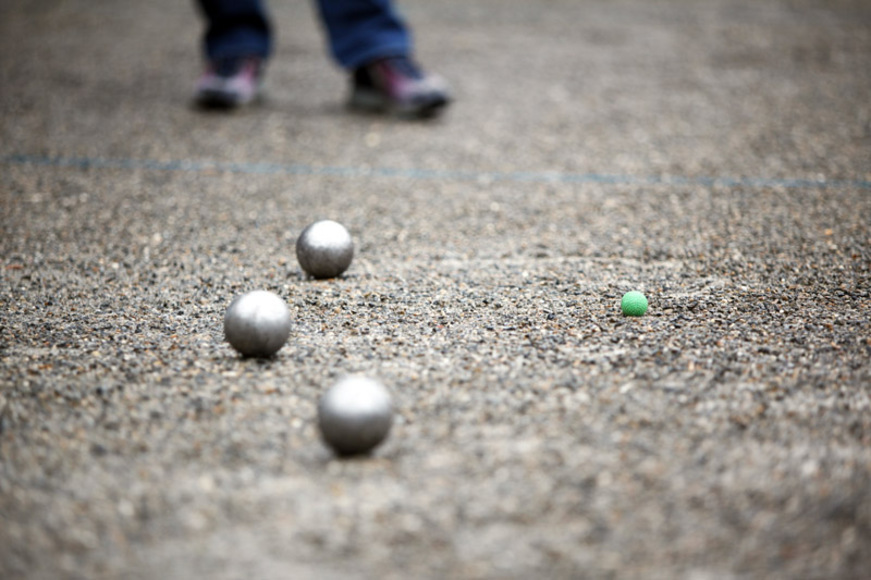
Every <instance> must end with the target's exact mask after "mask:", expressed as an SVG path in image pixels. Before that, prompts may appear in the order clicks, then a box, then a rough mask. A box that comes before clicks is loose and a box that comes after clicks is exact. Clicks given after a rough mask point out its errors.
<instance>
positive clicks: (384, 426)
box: [318, 376, 393, 455]
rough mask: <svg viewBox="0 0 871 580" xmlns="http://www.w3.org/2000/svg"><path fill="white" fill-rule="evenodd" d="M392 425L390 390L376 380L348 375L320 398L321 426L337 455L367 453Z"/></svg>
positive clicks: (322, 432)
mask: <svg viewBox="0 0 871 580" xmlns="http://www.w3.org/2000/svg"><path fill="white" fill-rule="evenodd" d="M391 425H393V402H392V400H391V398H390V393H389V392H388V390H387V388H385V387H384V385H382V384H381V383H379V382H378V381H376V380H374V379H370V378H367V377H360V376H349V377H345V378H343V379H340V380H339V381H338V382H337V383H336V384H335V385H333V386H332V387H330V388H329V390H327V392H325V393H324V394H323V395H322V396H321V400H320V402H319V403H318V426H319V427H320V431H321V436H322V437H323V439H324V441H325V442H326V443H327V445H329V446H330V447H331V448H332V449H333V451H335V452H336V454H338V455H358V454H362V453H368V452H370V451H371V450H372V449H374V448H375V447H377V446H378V445H379V444H380V443H381V442H382V441H384V439H385V438H386V437H387V434H388V433H389V432H390V427H391Z"/></svg>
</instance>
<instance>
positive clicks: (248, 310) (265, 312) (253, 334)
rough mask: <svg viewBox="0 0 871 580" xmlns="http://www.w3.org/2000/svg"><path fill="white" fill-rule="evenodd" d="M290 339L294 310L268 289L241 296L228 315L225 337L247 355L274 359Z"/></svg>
mask: <svg viewBox="0 0 871 580" xmlns="http://www.w3.org/2000/svg"><path fill="white" fill-rule="evenodd" d="M288 336H290V311H289V310H288V309H287V305H286V304H285V303H284V300H282V299H281V297H279V296H278V295H277V294H274V293H272V292H268V291H266V290H255V291H253V292H248V293H247V294H243V295H242V296H239V297H237V298H236V299H235V300H233V302H231V303H230V306H229V307H228V308H227V312H226V313H225V314H224V337H225V338H226V339H227V342H229V343H230V345H231V346H232V347H233V348H235V349H236V350H237V351H238V352H239V353H241V354H242V355H244V356H257V357H268V356H272V355H273V354H275V353H276V352H278V349H280V348H281V347H282V346H284V343H285V342H287V337H288Z"/></svg>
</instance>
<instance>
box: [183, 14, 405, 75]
mask: <svg viewBox="0 0 871 580" xmlns="http://www.w3.org/2000/svg"><path fill="white" fill-rule="evenodd" d="M198 2H199V5H200V8H201V9H202V12H203V15H204V16H205V17H206V34H205V38H204V45H205V52H206V57H207V58H208V59H209V60H219V59H223V58H232V57H237V56H260V57H263V58H268V57H269V56H270V54H271V52H272V24H271V21H270V19H269V15H268V14H267V11H266V6H265V3H264V1H263V0H198ZM317 6H318V11H319V14H320V17H321V20H322V21H323V24H324V28H325V29H326V32H327V37H328V39H329V44H330V52H331V53H332V55H333V58H335V59H336V61H337V62H338V63H339V64H340V65H341V66H343V67H345V68H347V69H354V68H357V67H359V66H361V65H363V64H366V63H367V62H369V61H371V60H374V59H376V58H382V57H386V56H406V55H409V54H410V53H411V33H410V31H409V29H408V27H407V26H406V24H405V21H404V20H403V19H402V18H401V17H400V16H399V14H398V13H397V12H396V10H395V9H394V7H393V5H392V3H391V1H390V0H317Z"/></svg>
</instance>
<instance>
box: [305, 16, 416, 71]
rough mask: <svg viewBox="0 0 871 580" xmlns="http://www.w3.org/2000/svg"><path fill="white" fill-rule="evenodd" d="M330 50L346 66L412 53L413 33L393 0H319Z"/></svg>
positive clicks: (355, 66) (350, 67)
mask: <svg viewBox="0 0 871 580" xmlns="http://www.w3.org/2000/svg"><path fill="white" fill-rule="evenodd" d="M317 5H318V9H319V11H320V15H321V20H322V21H323V23H324V27H325V28H326V31H327V35H328V37H329V44H330V52H331V53H332V55H333V58H335V59H336V61H337V62H338V63H339V64H340V65H341V66H342V67H344V68H347V69H353V68H357V67H359V66H361V65H363V64H366V63H367V62H369V61H371V60H373V59H376V58H379V57H384V56H402V55H409V54H410V53H411V33H410V31H409V29H408V27H407V26H406V24H405V22H404V20H403V19H402V17H400V16H399V14H398V13H397V12H396V10H395V8H394V7H393V3H392V2H391V0H317Z"/></svg>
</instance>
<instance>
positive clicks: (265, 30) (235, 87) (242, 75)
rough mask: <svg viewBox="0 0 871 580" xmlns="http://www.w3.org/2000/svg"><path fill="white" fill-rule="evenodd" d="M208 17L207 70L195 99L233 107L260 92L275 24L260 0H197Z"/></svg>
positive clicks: (206, 104)
mask: <svg viewBox="0 0 871 580" xmlns="http://www.w3.org/2000/svg"><path fill="white" fill-rule="evenodd" d="M198 4H199V6H200V9H201V11H202V13H203V15H204V16H205V18H206V33H205V34H204V36H203V51H204V52H205V56H206V61H207V65H206V71H205V73H204V74H203V76H202V77H200V80H199V81H198V82H197V89H196V95H195V99H196V102H197V104H199V105H200V106H202V107H217V108H233V107H237V106H239V105H245V104H247V103H250V102H251V101H253V100H254V99H255V98H256V97H257V96H258V95H259V93H260V86H261V83H262V78H263V66H264V62H265V61H266V59H267V58H268V57H269V55H270V53H271V52H272V28H271V25H270V22H269V18H268V16H267V14H266V10H265V6H264V5H263V2H262V1H261V0H198Z"/></svg>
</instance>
